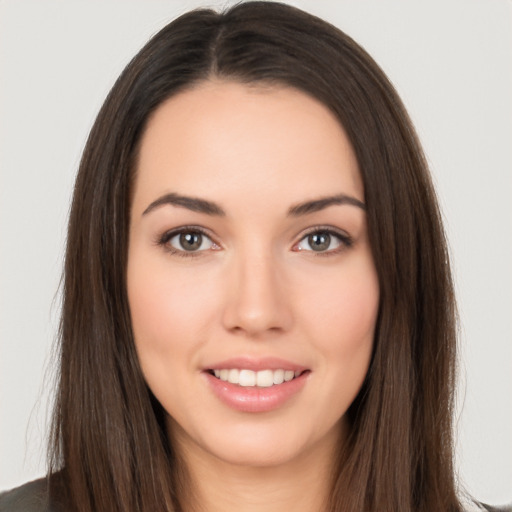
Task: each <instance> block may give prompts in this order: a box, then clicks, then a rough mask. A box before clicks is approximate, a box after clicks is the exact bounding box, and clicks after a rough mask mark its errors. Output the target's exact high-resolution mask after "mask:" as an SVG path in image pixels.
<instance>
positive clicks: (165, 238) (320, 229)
mask: <svg viewBox="0 0 512 512" xmlns="http://www.w3.org/2000/svg"><path fill="white" fill-rule="evenodd" d="M186 233H189V234H194V233H195V234H200V235H202V236H204V237H206V238H208V239H209V240H210V241H211V243H212V244H213V245H214V246H216V247H219V248H220V245H219V244H217V242H215V241H214V240H213V239H212V237H211V235H210V234H209V233H208V232H207V231H206V230H205V229H203V228H201V227H199V226H183V227H181V228H178V229H173V230H171V231H166V232H165V233H163V234H162V235H161V236H159V237H158V239H157V241H156V243H157V245H159V246H161V247H162V248H163V249H164V250H165V251H166V252H169V253H170V254H172V255H175V256H179V257H182V258H194V257H198V256H201V255H202V254H201V253H203V252H205V250H202V251H186V250H180V249H176V248H174V247H172V246H171V245H170V244H169V241H170V240H172V239H173V238H174V237H176V236H179V235H181V234H186ZM314 234H322V235H329V236H330V237H334V238H336V239H337V240H338V241H339V242H340V246H339V247H337V248H335V249H331V250H327V251H314V250H313V249H311V250H308V251H306V252H311V253H313V255H314V256H321V257H327V256H333V255H336V254H339V253H340V252H342V251H344V250H346V249H349V248H350V247H352V245H353V239H352V237H350V236H349V235H347V234H346V233H342V232H340V231H338V230H336V229H333V228H332V227H328V226H315V227H314V228H311V229H310V230H308V231H307V232H306V233H304V234H303V235H302V236H301V238H300V240H299V241H298V242H296V243H295V244H294V245H293V247H297V246H298V245H299V244H301V243H302V242H303V241H304V240H305V239H306V238H307V237H309V236H311V235H314ZM213 250H218V249H213ZM296 251H297V252H301V251H303V250H302V249H296Z"/></svg>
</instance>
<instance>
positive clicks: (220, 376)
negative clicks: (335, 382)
mask: <svg viewBox="0 0 512 512" xmlns="http://www.w3.org/2000/svg"><path fill="white" fill-rule="evenodd" d="M310 373H311V371H310V370H309V369H308V368H306V367H304V366H301V365H297V364H294V363H291V362H289V361H285V360H281V359H273V358H272V359H268V358H267V359H264V360H255V359H252V358H236V359H230V360H228V361H222V362H217V363H215V364H212V366H210V367H209V368H207V369H205V371H204V372H203V374H204V375H205V377H206V380H207V382H208V384H209V386H210V389H211V390H212V391H213V393H214V395H215V396H216V397H217V398H219V399H220V400H221V402H223V403H224V404H225V405H228V406H229V407H230V408H232V409H235V410H237V411H240V412H251V413H256V412H268V411H272V410H274V409H278V408H279V407H282V406H284V405H285V404H286V403H287V402H288V401H289V400H291V399H292V398H293V397H295V396H296V395H297V394H299V393H300V391H301V390H302V389H303V388H304V386H305V384H306V382H307V380H308V377H309V375H310Z"/></svg>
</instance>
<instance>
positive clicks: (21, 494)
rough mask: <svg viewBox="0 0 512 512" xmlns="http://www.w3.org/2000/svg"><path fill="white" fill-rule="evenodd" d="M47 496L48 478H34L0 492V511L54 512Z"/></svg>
mask: <svg viewBox="0 0 512 512" xmlns="http://www.w3.org/2000/svg"><path fill="white" fill-rule="evenodd" d="M48 497H49V494H48V480H47V479H46V478H41V479H39V480H34V481H33V482H28V483H26V484H24V485H22V486H20V487H16V488H15V489H11V490H10V491H3V492H1V493H0V512H54V510H55V509H54V508H52V507H51V505H50V503H49V499H48Z"/></svg>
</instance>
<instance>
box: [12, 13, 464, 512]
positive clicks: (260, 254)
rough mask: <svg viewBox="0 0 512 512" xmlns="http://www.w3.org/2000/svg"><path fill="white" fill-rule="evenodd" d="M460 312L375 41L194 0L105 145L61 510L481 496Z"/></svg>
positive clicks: (59, 447) (423, 177) (85, 213)
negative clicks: (457, 417)
mask: <svg viewBox="0 0 512 512" xmlns="http://www.w3.org/2000/svg"><path fill="white" fill-rule="evenodd" d="M454 329H455V325H454V303H453V291H452V285H451V280H450V271H449V266H448V257H447V253H446V246H445V242H444V236H443V231H442V227H441V223H440V218H439V213H438V209H437V206H436V201H435V196H434V192H433V189H432V186H431V183H430V178H429V176H428V173H427V169H426V164H425V162H424V159H423V156H422V152H421V148H420V146H419V144H418V142H417V140H416V137H415V135H414V131H413V129H412V126H411V124H410V121H409V120H408V117H407V115H406V113H405V110H404V108H403V106H402V105H401V103H400V101H399V99H398V97H397V96H396V93H395V92H394V90H393V88H392V87H391V85H390V84H389V82H388V81H387V80H386V78H385V76H384V75H383V73H382V72H381V71H380V70H379V68H378V67H377V66H376V65H375V63H374V62H373V61H372V60H371V58H370V57H369V56H368V55H367V54H365V52H364V51H363V50H361V49H360V48H359V47H358V46H357V45H356V44H355V43H354V42H353V41H352V40H350V39H349V38H348V37H347V36H345V35H344V34H342V33H340V32H339V31H338V30H336V29H334V28H333V27H331V26H329V25H327V24H326V23H324V22H322V21H320V20H318V19H316V18H312V17H311V16H309V15H306V14H304V13H302V12H300V11H297V10H295V9H293V8H290V7H286V6H283V5H279V4H266V3H254V4H253V3H247V4H242V5H240V6H236V7H234V8H232V9H230V10H228V11H227V12H226V13H224V14H222V15H219V14H216V13H213V12H210V11H197V12H193V13H190V14H187V15H184V16H183V17H181V18H179V19H178V20H176V21H175V22H173V23H171V24H170V25H168V26H167V27H166V28H164V29H163V30H162V31H161V32H160V33H159V34H157V36H155V38H153V39H152V41H150V42H149V43H148V45H146V47H145V48H144V49H143V50H142V51H141V52H140V54H139V55H138V56H137V57H136V58H135V59H134V60H133V61H132V63H131V64H130V65H129V66H128V67H127V69H126V70H125V71H124V72H123V74H122V75H121V77H120V79H119V80H118V82H117V83H116V85H115V86H114V88H113V90H112V91H111V93H110V95H109V97H108V98H107V100H106V102H105V104H104V106H103V108H102V110H101V112H100V114H99V116H98V119H97V121H96V123H95V126H94V127H93V130H92V132H91V135H90V138H89V141H88V143H87V147H86V149H85V151H84V156H83V159H82V163H81V167H80V171H79V175H78V178H77V182H76V187H75V195H74V200H73V207H72V211H71V217H70V224H69V236H68V247H67V254H66V267H65V282H64V305H63V314H62V329H61V337H62V354H61V360H62V366H61V381H60V388H59V395H58V401H57V405H56V413H55V423H54V439H53V446H54V451H53V456H54V459H53V472H54V475H53V476H52V477H51V479H50V480H49V482H50V494H49V499H50V502H51V506H52V507H53V508H55V509H59V507H62V508H63V509H71V510H72V509H77V510H132V509H140V510H216V509H219V510H220V509H222V510H229V509H230V508H234V507H235V506H236V507H237V508H240V507H242V508H243V509H247V510H250V509H252V510H272V507H275V508H277V506H279V508H283V506H285V507H286V506H293V507H294V508H295V509H296V510H301V507H302V509H303V510H397V511H399V510H418V511H423V510H424V511H427V510H462V508H461V505H460V503H459V500H458V498H457V496H456V492H455V485H454V479H453V467H452V442H451V406H452V392H453V380H454V375H453V372H454V356H455V332H454ZM299 490H300V493H298V492H297V491H299ZM9 499H11V501H12V495H11V498H9V495H7V496H6V497H5V498H4V500H9Z"/></svg>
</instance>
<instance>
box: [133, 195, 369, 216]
mask: <svg viewBox="0 0 512 512" xmlns="http://www.w3.org/2000/svg"><path fill="white" fill-rule="evenodd" d="M345 204H346V205H350V206H356V207H358V208H361V209H362V210H366V205H365V204H364V203H363V202H362V201H360V200H359V199H356V198H355V197H352V196H347V195H345V194H337V195H334V196H327V197H321V198H319V199H314V200H311V201H305V202H303V203H298V204H296V205H294V206H291V207H290V208H289V209H288V216H289V217H300V216H302V215H307V214H310V213H314V212H318V211H320V210H324V209H325V208H328V207H329V206H333V205H345ZM164 205H171V206H178V207H181V208H186V209H188V210H192V211H194V212H199V213H204V214H206V215H214V216H219V217H223V216H225V215H226V212H225V211H224V210H223V209H222V208H221V207H220V206H219V205H218V204H216V203H214V202H213V201H207V200H206V199H199V198H198V197H190V196H183V195H181V194H176V193H174V192H171V193H169V194H165V195H163V196H161V197H159V198H158V199H156V200H155V201H153V202H152V203H151V204H150V205H149V206H148V207H147V208H146V209H145V210H144V211H143V212H142V215H147V214H148V213H149V212H151V211H153V210H154V209H156V208H159V207H160V206H164Z"/></svg>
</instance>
